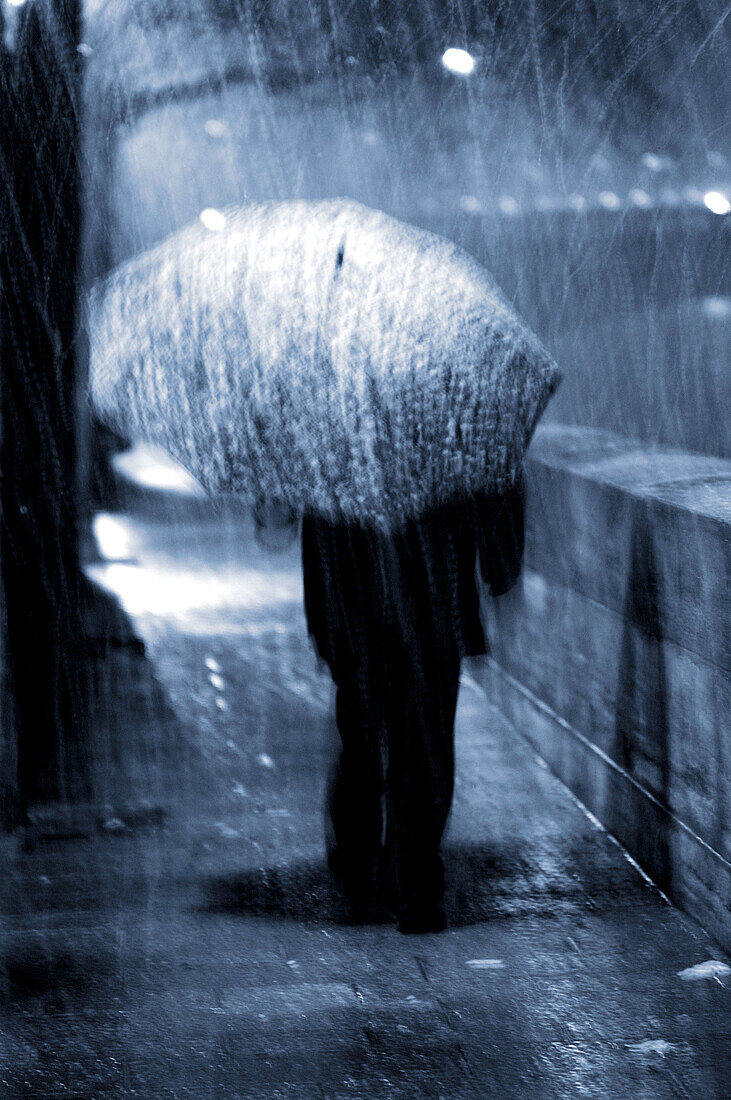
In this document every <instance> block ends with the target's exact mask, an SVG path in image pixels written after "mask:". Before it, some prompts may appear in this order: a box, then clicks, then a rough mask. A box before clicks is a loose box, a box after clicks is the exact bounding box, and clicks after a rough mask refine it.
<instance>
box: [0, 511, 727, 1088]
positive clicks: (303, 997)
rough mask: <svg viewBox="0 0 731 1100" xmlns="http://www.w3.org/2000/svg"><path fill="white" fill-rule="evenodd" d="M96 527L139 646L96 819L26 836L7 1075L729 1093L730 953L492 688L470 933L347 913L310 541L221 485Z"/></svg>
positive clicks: (104, 738) (124, 644)
mask: <svg viewBox="0 0 731 1100" xmlns="http://www.w3.org/2000/svg"><path fill="white" fill-rule="evenodd" d="M151 517H154V518H151ZM96 531H97V535H98V538H99V542H100V544H101V547H102V549H103V551H104V554H105V556H106V559H107V560H104V561H98V562H97V563H96V564H95V565H92V566H90V573H91V574H92V575H93V576H94V578H95V581H96V582H97V583H100V584H103V585H104V586H106V588H107V589H108V590H109V591H110V592H113V593H116V595H117V596H118V597H119V598H120V599H121V600H122V602H123V604H124V605H125V607H126V609H127V611H128V612H129V614H130V616H131V620H132V623H133V624H134V628H135V630H136V631H137V632H139V634H140V636H141V637H142V638H143V639H144V641H145V646H146V656H145V655H143V654H142V653H141V652H140V650H139V647H135V646H134V645H133V644H130V638H129V636H128V637H125V636H124V630H123V629H121V627H120V628H119V629H117V630H116V632H115V631H112V634H113V635H114V640H115V644H111V645H108V646H106V647H103V648H101V649H100V651H99V655H98V658H97V672H98V678H97V704H96V705H97V712H96V729H95V734H96V765H97V769H96V785H97V802H96V808H97V814H96V818H95V821H94V823H93V826H92V827H91V828H89V829H87V830H86V832H87V835H78V836H76V837H73V836H71V837H66V838H65V839H64V838H58V837H57V838H55V839H54V838H52V837H49V836H47V835H45V836H44V830H43V828H42V826H40V825H39V826H38V827H37V828H36V830H35V831H32V830H31V831H28V832H27V833H26V834H25V835H23V834H17V835H16V836H14V837H13V838H12V839H11V840H9V841H6V842H5V845H6V855H7V856H8V861H7V864H6V868H7V869H6V873H5V875H4V878H3V882H2V886H1V887H0V900H1V903H2V905H1V909H2V923H1V925H0V1083H1V1087H0V1094H1V1095H2V1096H3V1098H5V1097H8V1100H15V1098H18V1100H21V1098H23V1100H25V1098H28V1100H31V1098H32V1100H36V1098H38V1100H41V1098H43V1100H51V1098H56V1097H61V1096H64V1097H75V1098H77V1100H102V1098H107V1097H128V1096H139V1097H143V1098H145V1100H157V1098H161V1100H162V1098H174V1097H180V1098H182V1097H195V1098H196V1100H206V1098H209V1097H210V1098H214V1097H215V1098H216V1100H219V1098H220V1100H226V1098H232V1100H234V1098H235V1100H244V1098H252V1100H254V1098H256V1100H265V1098H266V1100H272V1098H276V1097H287V1098H290V1097H291V1098H299V1097H302V1098H318V1100H319V1098H327V1100H336V1098H337V1100H340V1098H345V1097H358V1098H367V1097H383V1098H387V1097H388V1098H390V1097H433V1098H437V1097H445V1098H446V1097H449V1098H475V1100H477V1098H484V1097H493V1096H494V1097H520V1098H523V1097H526V1098H527V1097H531V1098H533V1097H535V1098H540V1100H544V1098H550V1097H564V1096H566V1097H568V1096H571V1097H575V1096H583V1097H597V1098H607V1097H624V1096H629V1095H631V1096H633V1097H646V1098H649V1097H652V1098H661V1097H663V1098H664V1097H693V1098H700V1097H703V1098H704V1100H705V1098H708V1100H711V1098H714V1097H718V1098H720V1097H723V1096H726V1095H727V1094H728V1091H727V1085H728V1080H729V1069H731V1064H730V1063H729V1038H730V1037H731V1014H730V1012H729V985H730V984H731V983H730V982H729V975H728V971H727V970H726V969H724V966H723V965H722V964H723V956H722V955H721V954H720V949H719V948H718V947H717V945H715V944H714V943H713V941H712V940H710V938H709V937H708V936H707V935H706V934H705V933H704V932H703V931H702V930H701V929H700V928H699V927H698V926H696V925H694V924H693V923H692V922H690V921H689V920H688V919H687V918H685V917H683V916H682V915H681V914H679V913H678V912H677V911H676V910H675V909H673V908H672V907H671V906H670V905H668V904H667V902H666V901H665V900H664V899H663V897H662V896H661V895H660V894H659V892H658V891H657V890H656V889H655V888H654V887H653V886H652V885H651V884H648V882H647V881H645V880H644V879H643V878H642V877H641V875H640V874H639V872H638V871H637V870H636V868H635V867H634V866H633V865H632V864H631V863H630V862H629V861H628V859H627V858H626V857H625V856H624V854H623V852H622V851H621V850H620V849H619V848H618V847H617V846H616V845H615V844H614V843H613V842H612V840H611V838H610V837H608V836H607V834H606V833H605V832H603V831H602V829H601V827H599V825H598V823H597V822H596V821H593V820H592V819H591V818H590V817H589V816H587V814H586V813H585V812H583V811H582V809H581V808H580V807H579V806H578V805H577V804H576V802H575V801H574V800H573V799H572V798H571V796H570V795H569V794H568V793H567V791H566V790H565V789H564V788H563V787H562V786H561V785H560V784H559V783H558V781H557V780H556V779H555V778H554V777H553V776H552V775H551V774H550V773H549V772H548V771H547V770H546V768H545V766H544V765H542V763H541V761H540V760H538V759H537V758H536V756H535V755H534V754H533V753H532V751H531V750H530V749H529V748H528V747H527V745H526V744H525V742H523V741H522V739H521V738H520V737H519V736H518V735H517V734H516V733H515V731H514V730H512V729H511V728H510V727H509V726H508V725H507V723H506V721H505V720H504V718H503V717H502V716H501V715H500V714H499V713H497V712H496V711H495V710H494V709H493V708H492V707H491V706H490V704H489V702H488V700H487V699H486V698H485V696H484V694H483V693H482V691H481V689H480V688H479V686H478V684H477V681H476V679H475V676H476V675H478V670H477V669H476V668H475V667H473V668H471V669H470V668H466V669H465V671H464V675H463V681H462V687H461V693H460V703H459V711H458V719H457V734H456V736H457V759H458V768H457V787H456V796H455V803H454V811H453V815H452V819H451V822H450V826H449V831H448V836H447V842H446V866H447V898H446V909H447V915H448V918H449V924H450V927H449V930H448V931H447V932H446V933H443V934H441V935H426V936H422V937H404V936H401V935H399V933H398V932H397V930H396V928H395V926H394V925H390V924H385V925H378V926H368V927H354V926H350V925H348V924H347V920H346V913H345V911H344V909H343V907H342V904H341V901H340V899H339V897H338V894H337V891H336V890H335V889H334V887H333V884H332V883H331V881H330V879H329V876H328V873H327V869H326V866H325V862H324V846H323V817H322V798H323V789H324V782H325V775H326V771H327V766H328V762H329V759H330V757H331V753H332V748H333V741H334V737H335V734H334V727H333V722H332V717H331V689H330V684H329V680H328V678H327V676H326V675H325V674H324V673H323V671H322V670H321V669H319V668H318V666H317V662H316V660H315V658H314V656H313V654H312V651H311V649H310V646H309V642H308V640H307V636H306V631H305V624H304V616H303V611H302V602H301V579H300V570H299V560H298V548H297V547H296V546H295V547H293V548H292V549H291V550H289V551H286V552H284V553H279V554H271V553H267V552H265V551H263V550H262V549H261V548H259V547H258V546H257V545H256V544H255V543H254V541H253V537H252V525H251V521H250V519H249V516H248V514H247V513H246V512H245V511H244V510H242V509H234V508H227V509H225V510H224V509H223V508H218V509H217V508H215V507H212V506H211V505H209V504H207V503H205V502H199V503H197V504H196V503H195V502H188V503H181V506H180V508H179V510H178V511H177V513H176V514H175V513H174V514H172V515H171V513H170V510H169V509H168V513H167V514H164V513H162V512H160V511H158V512H157V513H155V509H154V508H153V509H148V510H147V514H146V513H145V510H144V509H143V510H138V512H137V513H136V516H132V515H130V514H124V513H117V514H107V515H106V516H103V517H97V521H96ZM109 608H111V605H109ZM109 608H108V612H109V615H108V617H109V616H111V615H112V612H111V610H110V609H109ZM118 626H119V624H118ZM106 629H109V626H108V622H107V626H106ZM84 831H85V830H84V829H79V833H80V834H83V833H84ZM710 960H716V961H717V962H718V963H719V965H716V966H707V967H706V968H705V969H692V968H698V967H699V966H700V964H704V963H708V962H709V961H710Z"/></svg>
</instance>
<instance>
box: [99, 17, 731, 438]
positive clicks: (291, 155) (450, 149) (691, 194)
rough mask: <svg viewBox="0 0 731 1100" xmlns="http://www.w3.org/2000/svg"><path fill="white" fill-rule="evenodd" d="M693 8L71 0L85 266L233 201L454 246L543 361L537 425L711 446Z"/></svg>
mask: <svg viewBox="0 0 731 1100" xmlns="http://www.w3.org/2000/svg"><path fill="white" fill-rule="evenodd" d="M727 15H728V11H724V7H723V4H721V3H716V2H713V0H662V2H659V3H657V2H653V3H650V2H649V0H640V2H638V3H626V2H624V0H566V2H560V0H530V2H526V0H487V2H484V0H481V2H479V3H478V2H470V0H406V2H400V3H387V2H384V0H351V2H348V3H342V4H333V3H329V2H327V0H309V2H308V3H306V4H300V3H294V2H289V0H279V2H276V3H267V2H263V0H176V2H170V0H107V2H104V0H88V2H87V5H86V26H85V30H84V42H83V43H82V44H81V46H80V49H81V50H82V52H83V55H84V57H85V59H86V78H85V81H86V83H85V87H86V92H85V100H86V110H87V123H86V125H87V134H88V138H89V141H90V155H89V166H90V171H91V185H92V188H93V201H92V202H91V203H90V210H89V215H90V224H89V226H88V234H89V242H88V244H89V272H90V276H91V277H94V276H97V275H99V274H101V273H103V272H104V271H105V270H106V269H108V268H109V267H111V266H113V265H114V264H116V263H118V262H119V261H120V260H122V259H124V258H126V257H127V256H129V255H131V254H134V253H136V252H137V251H139V250H140V249H143V248H146V247H148V246H149V245H151V244H152V243H153V242H155V241H157V240H160V239H161V238H163V237H165V236H166V235H167V234H168V233H170V232H171V231H172V230H174V229H176V228H178V227H179V226H181V225H183V224H185V223H186V222H188V221H190V220H193V219H195V218H198V217H200V218H202V219H203V221H204V224H207V225H209V226H210V228H211V231H212V232H215V231H216V226H217V225H218V224H219V223H220V211H221V210H222V209H223V208H225V207H226V205H227V204H230V203H239V202H255V201H262V200H268V199H291V198H307V199H314V198H321V197H328V196H348V197H350V198H354V199H357V200H360V201H361V202H363V203H366V204H368V205H371V206H375V207H379V208H381V209H383V210H385V211H387V212H388V213H390V214H393V215H396V216H397V217H400V218H403V219H405V220H407V221H411V222H414V223H416V224H419V225H422V226H424V227H425V228H428V229H431V230H435V231H437V232H441V233H443V234H445V235H447V236H449V237H451V238H453V239H454V240H456V241H458V242H459V243H460V244H462V245H463V246H464V247H465V248H466V249H467V250H468V251H470V252H471V253H473V254H474V255H475V256H476V257H477V258H478V259H479V260H480V261H481V262H482V263H484V264H485V266H486V267H487V268H488V269H490V270H491V271H492V272H493V273H494V275H495V276H496V278H497V280H498V282H499V283H500V284H501V285H502V286H503V288H504V290H505V291H506V293H507V294H508V295H509V296H510V297H511V299H512V300H513V301H514V303H515V304H516V305H517V307H518V309H519V310H520V311H521V312H522V313H523V315H524V316H525V318H526V320H527V321H528V323H529V324H531V325H532V326H533V327H534V328H535V329H536V331H537V332H538V333H539V335H540V336H541V337H542V339H543V340H544V341H545V343H546V344H547V345H548V347H549V348H550V350H551V351H552V352H553V353H554V355H555V356H556V358H557V359H558V361H559V363H560V364H561V366H562V368H563V370H564V372H565V377H564V382H563V384H562V386H561V389H560V391H559V394H558V396H557V398H556V399H555V400H554V401H553V402H552V403H551V406H550V409H549V414H548V415H549V417H550V418H553V419H555V420H559V421H562V422H565V423H575V424H583V425H590V426H596V427H600V428H605V429H609V430H612V431H616V432H619V433H621V434H623V435H627V436H632V437H636V438H639V439H642V440H645V441H650V442H654V441H657V442H661V443H664V444H670V445H672V446H677V447H680V448H684V449H688V450H693V451H698V452H703V453H706V454H713V455H722V454H728V433H727V431H726V424H727V421H728V409H729V396H730V383H729V378H730V374H729V370H728V353H729V347H730V346H731V342H730V340H729V333H730V332H731V290H730V289H729V255H730V250H729V232H730V227H731V219H729V218H728V217H727V214H728V210H729V202H728V198H729V196H730V195H731V160H730V157H729V148H730V143H729V111H728V103H729V79H730V77H729V74H730V73H731V63H730V62H731V57H730V51H729V34H728V21H727V19H726V16H727Z"/></svg>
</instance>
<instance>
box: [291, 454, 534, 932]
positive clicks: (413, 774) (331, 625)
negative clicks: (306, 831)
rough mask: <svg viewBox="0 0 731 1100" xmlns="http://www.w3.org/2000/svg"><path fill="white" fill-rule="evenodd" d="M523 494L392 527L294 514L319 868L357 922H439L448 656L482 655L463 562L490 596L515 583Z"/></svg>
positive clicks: (451, 669) (414, 925) (442, 509)
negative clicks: (314, 744) (329, 764)
mask: <svg viewBox="0 0 731 1100" xmlns="http://www.w3.org/2000/svg"><path fill="white" fill-rule="evenodd" d="M524 495H525V492H524V481H523V477H522V475H521V476H520V477H519V478H518V479H517V480H516V482H515V484H514V485H513V486H512V487H511V488H510V489H508V490H507V491H506V492H505V493H503V494H500V495H497V494H495V495H489V494H482V495H480V496H477V497H476V498H474V499H473V500H471V501H469V502H459V503H450V504H444V505H442V506H439V507H436V508H434V509H433V510H432V511H431V512H429V513H428V514H425V515H423V516H421V517H420V518H419V519H418V520H410V521H409V522H407V523H406V524H404V525H403V526H402V527H401V528H399V529H398V530H395V531H394V532H392V533H386V532H383V531H380V530H376V529H375V528H368V527H365V526H362V525H359V524H357V523H351V522H333V521H331V520H327V519H324V518H322V517H320V516H315V515H312V514H306V515H305V516H304V518H303V522H302V564H303V578H304V596H305V613H306V617H307V624H308V629H309V633H310V635H311V638H312V640H313V641H314V644H315V647H316V650H317V652H318V654H319V656H320V657H321V658H322V659H323V660H324V661H325V662H326V663H327V665H328V666H329V668H330V672H331V675H332V678H333V681H334V683H335V687H336V720H337V726H338V731H339V734H340V740H341V748H340V754H339V759H338V761H337V763H336V765H335V767H334V769H333V772H332V775H331V778H330V782H329V786H328V797H327V810H328V814H329V822H328V824H327V850H328V863H329V865H330V868H331V871H332V872H333V873H334V875H335V877H336V879H337V880H338V882H339V885H340V887H341V889H342V891H343V893H344V895H345V897H346V899H347V902H348V904H349V908H350V912H351V915H352V917H353V918H354V919H356V920H368V919H377V918H378V916H379V914H380V913H381V912H382V911H383V910H389V909H393V908H395V909H396V911H397V913H398V919H399V930H400V931H401V932H404V933H412V932H427V931H439V930H441V929H443V928H444V927H445V926H446V921H445V917H444V912H443V909H442V897H443V891H444V870H443V864H442V859H441V855H440V845H441V840H442V834H443V832H444V829H445V826H446V823H447V818H448V816H449V811H450V807H451V803H452V795H453V788H454V719H455V711H456V706H457V694H458V689H459V675H460V661H461V659H462V657H467V656H474V655H477V654H481V653H485V652H486V651H487V642H486V638H485V634H484V631H483V627H482V622H481V619H480V613H479V591H478V585H477V579H476V564H477V561H478V560H479V567H480V572H481V575H482V578H483V580H484V581H485V583H486V585H487V586H488V588H489V590H490V592H491V594H492V595H495V596H497V595H500V594H502V593H504V592H506V591H507V590H508V589H509V588H510V587H512V585H513V584H514V583H515V581H516V579H517V577H518V575H519V572H520V567H521V562H522V555H523V543H524Z"/></svg>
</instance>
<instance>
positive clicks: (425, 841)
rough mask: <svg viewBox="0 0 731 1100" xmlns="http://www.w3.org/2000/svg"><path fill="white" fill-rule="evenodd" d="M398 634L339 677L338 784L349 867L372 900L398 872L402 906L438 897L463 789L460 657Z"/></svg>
mask: <svg viewBox="0 0 731 1100" xmlns="http://www.w3.org/2000/svg"><path fill="white" fill-rule="evenodd" d="M420 641H421V645H420V646H419V647H418V651H417V652H414V651H413V649H412V648H410V647H409V646H406V645H404V643H403V639H401V638H400V637H398V636H394V635H393V634H391V635H390V636H388V635H387V636H385V637H383V638H382V639H381V641H380V644H379V645H377V646H374V647H373V648H371V649H369V651H367V652H365V653H363V654H361V658H360V660H359V662H358V665H357V666H356V667H355V668H354V669H353V670H352V674H351V673H350V672H348V673H341V675H340V676H339V677H338V679H337V681H336V686H337V701H336V713H337V724H338V730H339V733H340V738H341V742H342V749H341V753H340V759H339V761H338V764H337V765H336V768H335V769H334V773H333V777H332V780H331V784H330V792H329V809H330V816H331V820H332V827H333V832H334V840H335V849H336V853H337V860H338V863H339V870H340V873H341V876H342V878H343V880H344V882H345V883H346V884H347V885H349V887H350V893H351V894H352V895H353V896H354V897H355V898H356V899H358V898H359V895H360V894H361V892H362V894H363V899H362V900H364V901H368V900H369V894H372V890H373V886H374V884H375V883H377V882H378V881H379V880H381V881H382V880H383V879H384V877H387V876H389V873H392V872H395V879H396V885H397V891H398V892H397V896H398V899H399V903H400V904H401V905H402V906H404V907H405V906H410V905H414V906H421V905H429V904H434V903H437V902H438V901H439V900H440V899H441V896H442V891H443V871H442V861H441V857H440V855H439V846H440V843H441V839H442V834H443V832H444V827H445V825H446V823H447V818H448V816H449V810H450V806H451V804H452V794H453V789H454V716H455V709H456V705H457V693H458V689H459V655H458V654H457V653H456V652H452V653H439V652H436V651H434V650H433V649H432V651H431V652H428V653H425V652H424V650H425V649H428V648H429V647H428V646H424V644H423V640H420Z"/></svg>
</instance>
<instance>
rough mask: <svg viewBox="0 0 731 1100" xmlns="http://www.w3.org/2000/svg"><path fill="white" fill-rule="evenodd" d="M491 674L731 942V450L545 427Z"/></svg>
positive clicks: (635, 842)
mask: <svg viewBox="0 0 731 1100" xmlns="http://www.w3.org/2000/svg"><path fill="white" fill-rule="evenodd" d="M528 477H529V497H528V509H527V542H526V560H525V569H524V573H523V577H522V580H521V582H520V584H519V585H518V587H517V588H516V589H515V590H514V591H513V592H511V593H509V594H508V595H507V596H504V597H502V598H501V599H499V600H496V601H488V608H487V616H488V620H489V621H488V626H489V631H490V637H491V642H492V656H491V658H490V659H489V660H488V662H487V666H486V669H485V674H484V676H485V680H484V682H485V687H486V689H487V691H488V693H489V695H490V696H491V697H492V698H493V699H495V701H497V703H498V704H499V706H500V707H501V709H502V710H503V711H504V712H505V713H506V714H507V715H508V716H509V717H510V719H511V721H512V722H513V724H514V725H515V727H516V728H517V729H518V730H519V731H520V732H521V733H522V734H523V735H525V736H526V737H527V738H528V739H529V740H530V741H531V742H532V744H533V745H534V747H535V748H536V749H537V751H538V752H539V753H540V754H541V756H542V757H543V758H544V759H545V760H546V761H547V763H548V764H549V766H550V767H551V768H552V769H553V770H554V771H555V772H556V773H557V774H558V775H559V776H560V778H561V779H562V780H563V781H564V782H565V783H566V784H567V785H568V786H569V787H570V789H571V790H573V791H574V792H575V794H576V795H577V796H578V797H579V798H580V799H581V800H582V801H583V802H584V803H585V805H586V806H587V807H588V808H589V809H590V810H591V811H592V812H593V813H594V814H595V815H596V816H597V817H598V818H599V819H600V820H601V821H602V822H603V823H604V824H605V825H606V827H607V828H608V830H609V831H610V832H611V833H612V834H614V835H615V836H616V837H617V838H618V839H619V840H620V841H621V842H622V844H624V845H625V847H626V848H627V849H628V850H629V852H630V853H631V854H632V855H633V856H634V857H635V859H636V860H637V861H638V862H639V864H640V865H641V866H642V867H643V868H644V869H645V871H646V872H647V873H648V874H649V875H650V876H651V877H652V878H653V879H654V880H655V882H657V883H658V885H659V886H660V887H661V889H663V890H664V891H665V892H666V893H667V894H668V895H669V896H670V897H671V898H672V899H673V901H674V902H676V903H677V904H678V905H680V906H681V907H682V908H684V909H685V910H686V911H687V912H688V913H690V914H692V915H693V916H694V917H696V918H697V919H698V920H699V921H700V922H701V923H702V924H703V925H704V926H705V927H707V928H708V929H709V930H710V931H711V932H712V933H713V934H714V935H715V936H716V937H717V938H718V939H719V941H721V942H722V943H725V944H726V945H728V944H729V942H730V941H731V914H730V910H729V900H730V895H731V890H730V887H731V863H730V862H729V861H731V794H730V790H729V774H730V773H731V741H730V738H729V730H730V729H731V719H730V718H729V715H730V714H731V693H730V691H729V679H730V678H729V622H730V619H729V597H728V592H729V576H728V574H729V535H730V532H731V462H726V461H723V460H720V459H714V458H706V457H703V456H700V455H693V454H688V453H684V452H679V451H670V450H659V449H648V448H647V446H646V445H642V444H639V443H636V442H633V441H632V440H627V439H623V438H620V437H618V436H614V435H610V434H608V433H605V432H597V431H593V430H588V429H582V428H568V427H561V426H554V425H550V426H544V427H542V428H541V429H540V430H539V432H538V433H537V435H536V438H535V440H534V443H533V445H532V447H531V451H530V458H529V461H528Z"/></svg>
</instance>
